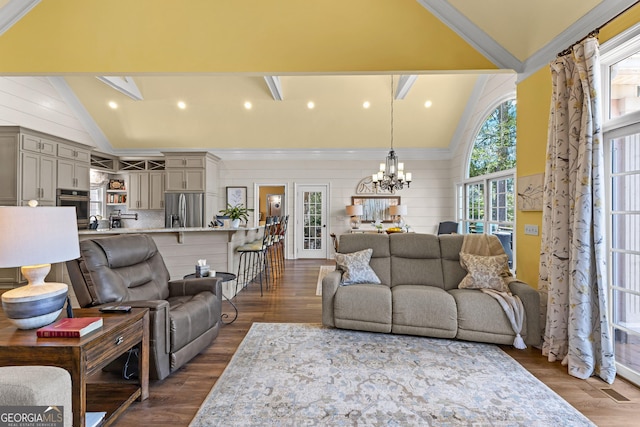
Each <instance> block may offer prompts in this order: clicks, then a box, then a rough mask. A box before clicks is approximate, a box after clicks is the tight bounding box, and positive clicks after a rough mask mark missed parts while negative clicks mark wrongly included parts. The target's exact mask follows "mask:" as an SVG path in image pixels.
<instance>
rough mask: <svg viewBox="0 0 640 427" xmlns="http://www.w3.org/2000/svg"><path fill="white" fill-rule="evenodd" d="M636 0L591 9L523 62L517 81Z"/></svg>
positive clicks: (613, 1) (611, 1) (609, 1)
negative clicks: (521, 71)
mask: <svg viewBox="0 0 640 427" xmlns="http://www.w3.org/2000/svg"><path fill="white" fill-rule="evenodd" d="M637 1H638V0H607V1H603V2H601V3H600V4H598V5H597V6H596V7H594V8H593V9H591V10H590V11H589V12H588V13H587V14H586V15H584V16H583V17H581V18H580V19H578V20H577V21H576V22H574V23H573V24H571V26H570V27H569V28H567V29H565V30H564V31H563V32H561V33H560V34H558V36H556V37H554V38H553V40H551V41H550V42H549V43H547V44H546V45H545V46H544V47H543V48H542V49H540V50H538V51H537V52H536V53H534V54H533V55H531V56H530V57H529V58H527V59H526V61H524V66H523V73H522V75H521V76H519V80H524V79H525V78H526V77H528V76H530V75H531V74H533V73H535V72H536V71H538V70H539V69H540V68H542V67H544V66H546V65H547V64H549V62H551V61H553V60H554V59H555V58H556V56H557V54H558V53H559V52H561V51H563V50H565V49H566V48H568V47H570V46H572V45H573V44H574V43H575V42H577V41H579V40H581V39H582V38H584V37H586V36H587V35H588V34H589V33H590V32H591V31H593V30H595V29H597V28H598V27H600V26H602V25H603V24H604V23H605V22H607V21H609V20H610V19H612V18H614V17H615V16H617V15H618V14H619V13H620V12H622V11H624V10H626V9H627V8H628V7H630V6H633V5H634V4H635V3H637Z"/></svg>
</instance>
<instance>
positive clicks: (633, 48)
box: [601, 26, 640, 385]
mask: <svg viewBox="0 0 640 427" xmlns="http://www.w3.org/2000/svg"><path fill="white" fill-rule="evenodd" d="M601 52H602V55H601V63H602V92H603V107H604V114H603V116H604V120H603V122H604V125H603V130H604V142H605V155H606V156H607V158H606V162H605V165H606V174H607V179H606V195H607V248H608V260H607V277H608V286H609V299H608V304H609V307H608V310H609V318H610V319H611V327H612V329H613V333H612V336H613V337H614V345H615V357H616V366H617V370H618V373H619V374H620V375H621V376H623V377H625V378H627V379H629V380H630V381H632V382H634V383H635V384H637V385H640V197H639V195H640V26H636V27H635V28H632V29H630V30H629V31H626V32H624V33H623V34H620V35H619V36H618V37H616V38H614V39H612V40H611V41H610V42H607V43H605V44H604V45H603V46H602V49H601Z"/></svg>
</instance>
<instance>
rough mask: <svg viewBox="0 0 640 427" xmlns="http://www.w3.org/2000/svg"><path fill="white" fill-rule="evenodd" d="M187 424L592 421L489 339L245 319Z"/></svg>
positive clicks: (195, 426) (585, 423) (546, 423)
mask: <svg viewBox="0 0 640 427" xmlns="http://www.w3.org/2000/svg"><path fill="white" fill-rule="evenodd" d="M190 425H191V426H193V427H201V426H303V425H320V426H356V425H357V426H381V425H385V426H527V427H531V426H554V427H555V426H593V425H594V424H593V423H591V422H590V421H589V420H588V419H587V418H586V417H585V416H583V415H582V414H581V413H579V412H578V411H577V410H575V409H574V408H573V407H572V406H571V405H569V403H567V402H566V401H565V400H563V399H562V398H561V397H560V396H558V395H557V394H556V393H555V392H553V391H552V390H551V389H549V388H548V387H547V386H546V385H544V384H543V383H541V382H540V381H539V380H537V379H536V378H535V377H534V376H533V375H531V374H530V373H529V372H528V371H527V370H525V369H524V368H523V367H522V366H520V365H519V364H518V363H517V362H516V361H515V360H513V359H512V358H511V357H509V356H508V355H507V354H506V353H504V352H503V351H502V350H500V349H499V348H498V347H496V346H493V345H488V344H477V343H470V342H464V341H450V340H442V339H430V338H422V337H410V336H402V335H387V334H375V333H367V332H355V331H346V330H339V329H329V328H325V327H322V326H320V325H313V324H287V323H254V324H253V326H252V327H251V329H250V330H249V332H248V333H247V336H246V337H245V339H244V341H243V342H242V343H241V344H240V346H239V347H238V350H237V352H236V354H235V355H234V356H233V358H232V360H231V362H230V363H229V365H228V366H227V368H226V369H225V371H224V373H223V374H222V376H221V377H220V378H219V379H218V381H217V382H216V384H215V386H214V387H213V389H212V390H211V392H210V393H209V395H208V397H207V398H206V399H205V402H204V403H203V404H202V406H201V407H200V409H199V411H198V413H197V414H196V416H195V418H194V419H193V421H192V422H191V424H190Z"/></svg>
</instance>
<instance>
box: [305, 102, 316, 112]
mask: <svg viewBox="0 0 640 427" xmlns="http://www.w3.org/2000/svg"><path fill="white" fill-rule="evenodd" d="M315 106H316V104H315V103H314V102H313V101H309V102H307V108H308V109H310V110H313V109H314V108H315Z"/></svg>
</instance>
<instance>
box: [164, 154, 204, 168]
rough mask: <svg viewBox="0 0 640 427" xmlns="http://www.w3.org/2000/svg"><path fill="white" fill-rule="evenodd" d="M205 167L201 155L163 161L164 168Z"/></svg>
mask: <svg viewBox="0 0 640 427" xmlns="http://www.w3.org/2000/svg"><path fill="white" fill-rule="evenodd" d="M205 166H206V159H205V157H204V156H202V155H196V156H170V157H167V158H166V159H165V168H202V169H204V168H205Z"/></svg>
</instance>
